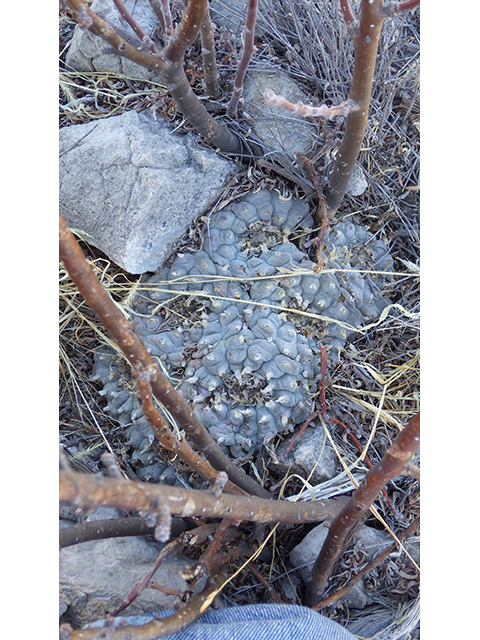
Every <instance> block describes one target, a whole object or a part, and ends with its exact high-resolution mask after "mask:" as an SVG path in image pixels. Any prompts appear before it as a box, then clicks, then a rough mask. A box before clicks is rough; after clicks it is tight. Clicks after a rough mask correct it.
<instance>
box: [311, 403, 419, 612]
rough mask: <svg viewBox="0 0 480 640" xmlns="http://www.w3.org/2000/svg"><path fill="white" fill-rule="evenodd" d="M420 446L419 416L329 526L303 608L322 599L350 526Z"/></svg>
mask: <svg viewBox="0 0 480 640" xmlns="http://www.w3.org/2000/svg"><path fill="white" fill-rule="evenodd" d="M419 446H420V413H417V414H416V415H415V416H414V417H413V418H412V419H411V420H410V422H409V423H408V425H407V426H406V427H405V428H404V429H403V430H402V431H401V433H400V435H399V436H398V437H397V438H396V439H395V440H394V442H393V444H392V446H391V447H390V449H389V450H388V451H387V452H386V453H385V455H384V456H383V458H382V459H381V460H380V462H379V463H378V464H376V465H375V466H374V467H373V468H372V469H370V471H368V473H367V474H366V476H365V478H364V480H363V482H362V483H361V485H360V486H359V487H358V489H356V490H355V491H354V493H353V495H352V497H351V498H350V500H349V501H348V503H347V504H346V505H345V507H344V508H343V509H342V511H341V512H340V513H339V514H338V516H337V517H336V518H335V519H334V521H333V522H332V524H331V526H330V528H329V531H328V535H327V538H326V540H325V542H324V544H323V547H322V550H321V551H320V554H319V556H318V558H317V560H316V561H315V564H314V566H313V569H312V575H311V578H310V582H309V583H308V585H307V592H306V604H307V605H308V606H314V605H315V604H316V603H317V602H318V601H319V600H320V599H321V597H322V595H323V592H324V590H325V587H326V585H327V581H328V577H329V575H330V572H331V570H332V568H333V565H334V563H335V561H336V559H337V557H338V555H339V554H340V552H341V550H342V546H343V543H344V541H345V539H346V537H347V535H348V533H349V532H350V531H351V529H352V528H353V526H354V525H355V524H356V523H357V522H358V521H359V520H360V519H361V518H362V517H363V516H364V515H365V513H366V512H367V511H368V509H369V508H370V506H371V505H372V503H373V501H374V500H375V498H376V497H377V495H378V493H379V492H380V491H381V490H382V488H383V487H384V486H385V485H386V483H387V482H389V481H390V480H392V478H395V477H396V476H398V475H400V474H401V473H402V471H403V469H404V467H405V463H406V462H408V461H409V460H410V458H411V457H412V455H413V454H414V453H415V452H416V451H417V449H418V447H419Z"/></svg>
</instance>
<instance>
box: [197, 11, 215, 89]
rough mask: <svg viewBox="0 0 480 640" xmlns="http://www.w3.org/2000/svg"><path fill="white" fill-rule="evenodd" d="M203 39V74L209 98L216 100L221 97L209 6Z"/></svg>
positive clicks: (201, 33) (203, 25) (204, 19)
mask: <svg viewBox="0 0 480 640" xmlns="http://www.w3.org/2000/svg"><path fill="white" fill-rule="evenodd" d="M200 37H201V39H202V58H203V72H204V75H205V88H206V90H207V93H208V95H209V96H211V97H212V98H213V99H214V100H218V98H219V97H220V89H219V88H218V72H217V61H216V60H215V43H214V40H213V25H212V20H211V18H210V9H209V8H208V6H207V10H206V11H205V16H204V18H203V22H202V26H201V27H200Z"/></svg>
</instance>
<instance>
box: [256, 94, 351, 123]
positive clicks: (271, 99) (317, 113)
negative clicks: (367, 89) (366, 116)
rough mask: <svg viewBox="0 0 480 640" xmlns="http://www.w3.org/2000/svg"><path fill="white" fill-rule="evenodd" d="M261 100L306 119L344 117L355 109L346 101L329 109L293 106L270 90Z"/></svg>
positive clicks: (300, 104)
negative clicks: (309, 117)
mask: <svg viewBox="0 0 480 640" xmlns="http://www.w3.org/2000/svg"><path fill="white" fill-rule="evenodd" d="M263 99H264V100H265V102H266V103H267V104H268V106H269V107H282V109H286V110H287V111H291V112H292V113H298V114H299V115H301V116H302V118H306V117H307V116H312V117H313V118H335V117H337V116H346V115H347V114H348V113H350V111H352V110H353V109H355V108H356V105H355V103H354V102H353V101H352V100H347V101H346V102H342V103H341V104H339V105H337V106H331V107H327V105H326V104H322V105H321V106H319V107H314V106H312V105H305V104H303V102H297V103H296V104H293V103H292V102H289V101H288V100H287V99H286V98H284V97H283V96H279V95H277V94H276V93H275V92H274V91H272V90H271V89H265V90H264V92H263Z"/></svg>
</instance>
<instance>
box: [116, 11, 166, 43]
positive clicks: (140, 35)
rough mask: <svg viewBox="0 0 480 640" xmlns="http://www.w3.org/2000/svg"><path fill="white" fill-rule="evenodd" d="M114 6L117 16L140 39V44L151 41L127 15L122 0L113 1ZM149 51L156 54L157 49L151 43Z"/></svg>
mask: <svg viewBox="0 0 480 640" xmlns="http://www.w3.org/2000/svg"><path fill="white" fill-rule="evenodd" d="M113 3H114V5H115V6H116V7H117V9H118V12H119V14H120V15H121V16H122V18H123V19H124V20H125V22H126V23H127V24H128V25H129V26H130V27H131V28H132V30H133V31H134V32H135V35H136V36H137V37H138V38H139V39H140V42H148V41H149V40H150V41H151V38H150V36H147V34H146V33H145V31H144V30H143V29H142V27H141V26H140V25H139V24H138V22H137V21H136V20H135V18H134V17H133V16H132V15H131V13H129V11H128V10H127V8H126V6H125V5H124V4H123V2H122V0H113ZM149 49H150V51H151V52H152V53H158V50H157V47H156V46H155V45H154V43H153V42H152V43H151V45H150V47H149Z"/></svg>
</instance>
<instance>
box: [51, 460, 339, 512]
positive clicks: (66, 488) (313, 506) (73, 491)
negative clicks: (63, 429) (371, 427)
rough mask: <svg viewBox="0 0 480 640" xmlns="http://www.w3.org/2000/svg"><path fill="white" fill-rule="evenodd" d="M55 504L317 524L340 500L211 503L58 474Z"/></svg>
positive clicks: (181, 492)
mask: <svg viewBox="0 0 480 640" xmlns="http://www.w3.org/2000/svg"><path fill="white" fill-rule="evenodd" d="M60 501H61V502H62V503H64V504H71V505H74V506H77V507H79V506H81V507H83V508H86V509H88V508H95V507H99V506H109V507H116V508H117V509H124V510H127V511H139V512H140V513H142V514H143V513H144V514H148V513H152V512H155V511H156V510H157V509H158V508H159V505H161V504H164V505H166V506H167V507H168V509H169V511H170V513H172V514H173V515H180V516H181V517H190V516H195V515H196V516H201V517H203V518H226V519H229V520H231V521H233V522H241V521H243V520H247V521H250V522H263V523H267V522H286V523H301V522H323V521H324V520H328V519H331V518H333V517H335V516H336V515H337V513H338V512H339V511H340V509H341V508H342V507H343V506H344V504H345V503H346V501H347V499H346V498H342V497H339V498H332V499H329V500H317V501H315V502H299V503H294V502H289V501H288V500H281V501H278V500H263V499H262V498H254V497H253V496H239V495H232V494H223V495H222V496H221V497H220V498H215V497H214V496H213V495H212V494H211V493H210V492H209V491H197V490H193V489H184V488H181V487H170V486H166V485H155V484H151V483H147V482H145V483H139V482H133V481H132V480H125V479H117V478H103V477H101V476H98V475H92V474H80V473H76V472H74V471H72V470H70V469H66V468H63V469H62V470H61V471H60Z"/></svg>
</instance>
